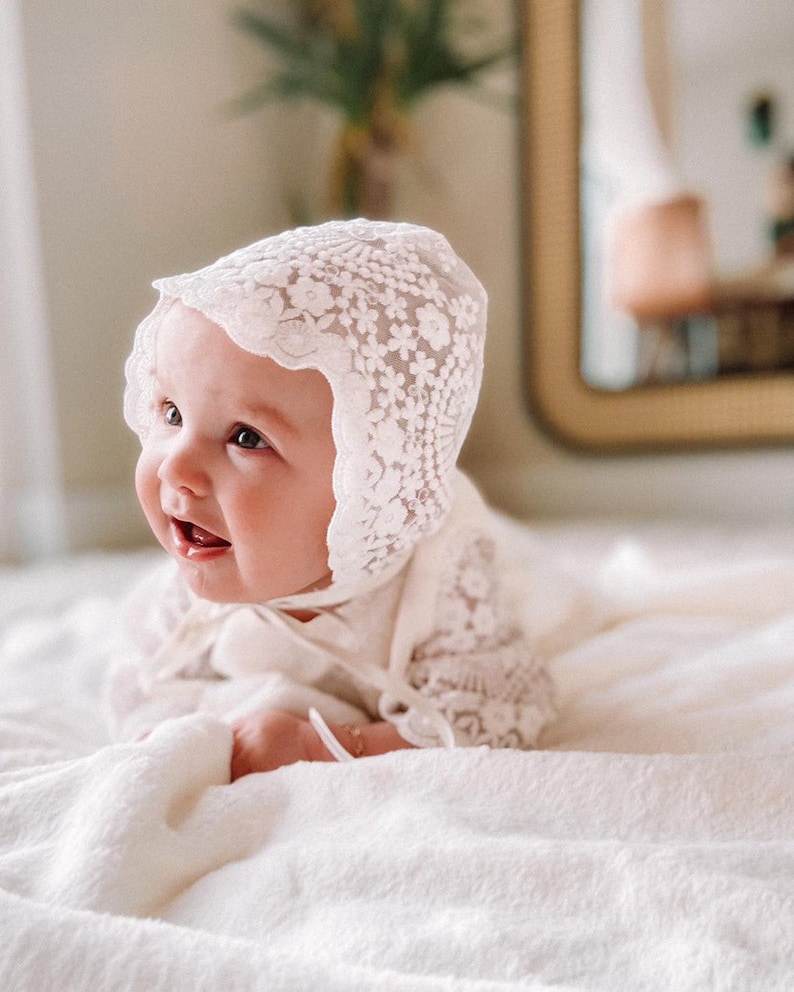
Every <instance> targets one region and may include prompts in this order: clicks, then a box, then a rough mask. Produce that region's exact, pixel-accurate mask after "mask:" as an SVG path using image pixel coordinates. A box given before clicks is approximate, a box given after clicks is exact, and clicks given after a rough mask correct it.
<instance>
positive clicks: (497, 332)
mask: <svg viewBox="0 0 794 992" xmlns="http://www.w3.org/2000/svg"><path fill="white" fill-rule="evenodd" d="M233 6H234V4H233V3H226V2H221V0H204V2H202V3H195V2H192V0H168V2H167V0H139V2H137V3H135V4H123V3H113V2H108V0H49V2H48V3H46V4H45V3H41V2H39V0H21V8H22V14H23V21H24V29H25V43H26V47H27V58H28V86H29V94H30V101H31V112H32V118H33V120H32V125H33V142H34V148H33V154H34V159H35V167H36V180H37V189H38V195H39V212H40V224H41V235H42V240H43V254H44V265H45V279H46V284H47V306H48V313H49V320H50V326H51V331H52V341H53V348H54V353H55V361H56V369H57V386H58V406H59V412H60V418H61V434H62V436H61V439H60V440H61V446H62V450H63V466H62V470H63V478H64V483H65V486H66V489H67V496H68V508H69V512H70V519H71V527H72V535H73V543H74V544H75V545H77V546H91V545H93V544H97V543H129V542H132V541H135V540H136V539H139V538H140V537H141V536H142V535H144V534H145V529H144V527H143V524H142V520H141V517H140V515H139V513H138V511H137V509H136V508H135V503H134V499H133V497H132V491H131V481H130V480H131V476H132V469H133V465H134V459H135V455H136V442H135V440H134V438H132V437H131V436H130V434H129V432H128V431H127V429H126V427H125V426H124V424H123V422H122V420H121V415H120V399H121V391H122V366H123V361H124V358H125V356H126V353H127V351H128V349H129V345H130V341H131V335H132V332H133V330H134V327H135V324H136V323H137V321H138V320H139V319H140V317H141V316H143V314H144V313H145V312H146V311H147V310H148V308H149V307H150V305H151V303H152V300H153V295H152V292H151V291H150V290H149V289H148V285H149V283H150V281H151V279H152V278H154V277H156V276H158V275H163V274H167V273H169V272H177V271H184V270H185V269H188V268H191V267H195V266H197V265H200V264H202V263H205V262H208V261H211V260H212V259H214V258H215V257H217V256H218V255H219V254H221V253H222V252H224V251H226V250H229V249H232V248H234V247H236V246H238V245H241V244H243V243H246V242H247V241H250V240H253V239H254V238H256V237H258V236H262V235H264V234H266V233H270V232H272V231H274V230H277V229H279V228H280V227H283V226H285V225H286V224H287V222H288V216H287V212H286V209H285V196H284V193H285V190H286V189H287V188H288V187H289V185H290V184H291V183H293V182H295V181H301V182H303V183H305V184H306V185H307V186H308V187H309V188H312V187H313V188H315V189H316V188H318V187H319V186H321V184H322V175H321V171H320V170H321V164H320V165H315V161H317V162H320V163H321V162H322V157H323V152H324V148H325V145H324V139H325V137H326V135H327V132H328V123H327V121H326V122H322V121H318V120H317V119H316V117H315V115H313V114H311V113H308V114H307V113H302V114H301V113H297V112H296V111H295V110H293V109H291V108H290V109H284V108H280V107H278V108H270V109H267V110H264V111H262V112H260V113H258V114H256V115H253V116H249V117H245V118H241V119H234V118H231V117H229V116H227V115H225V114H224V112H223V108H224V104H225V103H226V102H227V101H229V100H230V99H231V98H233V97H234V96H235V95H237V94H239V93H240V92H241V91H242V90H244V89H245V87H246V86H247V85H248V84H250V83H251V82H252V81H253V80H255V79H256V78H257V75H258V71H259V68H260V66H261V55H260V52H259V51H258V50H257V49H255V48H254V47H253V46H252V45H251V44H250V43H249V42H247V41H246V40H245V39H243V38H241V37H240V36H239V35H238V34H237V32H235V30H234V29H233V28H232V27H231V26H230V24H229V11H230V9H232V8H233ZM416 123H417V136H418V154H419V156H420V161H419V162H418V163H417V164H416V165H415V166H414V167H413V169H412V171H411V172H410V173H408V174H407V176H406V178H405V181H404V183H403V186H402V189H401V193H400V203H399V213H400V215H401V217H404V218H405V219H410V220H415V221H419V222H423V223H427V224H430V225H431V226H435V227H438V228H439V229H441V230H443V231H444V233H446V234H447V236H448V237H449V238H450V240H451V241H452V243H453V245H454V246H455V247H456V248H457V250H458V251H459V252H460V254H461V255H463V256H464V257H465V258H466V259H467V261H468V262H469V263H470V264H471V265H472V267H473V268H474V269H475V270H476V271H477V272H478V274H479V275H480V277H481V278H482V280H483V282H484V283H485V284H486V286H487V288H488V290H489V293H490V297H491V328H490V340H489V344H488V350H487V369H486V376H485V382H484V389H483V394H482V400H481V404H480V408H479V410H478V414H477V416H476V418H475V423H474V425H473V429H472V433H471V436H470V439H469V442H468V444H467V447H466V451H465V459H464V460H465V464H466V467H467V468H468V469H469V470H470V471H471V472H472V474H473V475H475V476H476V478H477V479H478V481H479V482H480V484H481V485H482V487H483V488H484V489H485V491H486V492H487V494H488V495H489V497H490V498H491V499H492V501H493V502H495V503H497V504H498V505H500V506H503V507H506V508H508V509H510V510H511V511H513V512H515V513H519V514H521V515H530V516H532V515H540V516H545V515H555V514H565V515H570V514H573V515H592V514H595V515H601V514H610V515H615V514H620V515H624V516H648V515H668V514H674V515H681V516H696V517H701V518H709V517H712V516H715V517H729V518H735V517H738V518H744V519H755V518H761V519H775V520H778V521H779V520H790V519H792V511H791V509H790V500H789V499H788V495H787V494H788V492H789V491H790V489H791V487H790V485H787V479H788V476H789V473H790V471H791V467H790V461H791V459H790V456H789V454H788V452H786V451H785V450H780V449H778V450H768V451H749V452H741V453H733V454H728V453H721V454H716V453H713V454H689V455H665V456H652V457H636V456H632V457H625V458H601V457H597V456H589V457H584V456H581V455H577V454H573V453H570V452H567V451H565V450H564V449H562V448H560V447H559V446H558V445H557V444H556V443H555V442H553V441H551V440H549V439H548V438H546V437H545V436H544V435H543V434H542V433H541V432H540V431H539V430H538V429H537V428H536V426H535V425H534V424H533V423H532V421H531V420H530V418H529V415H528V414H527V411H526V404H525V402H524V398H523V396H522V394H521V389H520V380H521V376H520V337H519V335H520V306H519V288H518V286H519V281H518V279H519V261H518V258H519V252H518V244H517V234H518V216H519V212H520V202H519V196H518V190H517V178H516V167H515V153H516V149H515V138H514V121H513V120H512V118H511V117H510V116H509V115H507V114H504V113H500V112H497V111H494V110H493V109H491V108H488V107H486V106H484V105H483V104H481V103H478V102H476V101H472V100H470V99H467V98H466V97H464V96H462V95H460V94H459V93H454V92H450V93H446V94H443V95H439V96H437V97H435V98H433V99H432V100H431V101H429V102H428V103H426V104H425V105H424V107H423V108H422V109H421V110H420V113H419V114H418V117H417V121H416Z"/></svg>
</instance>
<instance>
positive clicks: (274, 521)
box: [135, 303, 336, 603]
mask: <svg viewBox="0 0 794 992" xmlns="http://www.w3.org/2000/svg"><path fill="white" fill-rule="evenodd" d="M156 365H157V368H156V395H155V406H156V420H155V423H154V425H153V427H152V429H151V431H150V432H149V435H148V436H147V438H146V440H145V442H144V446H143V451H142V453H141V457H140V459H139V461H138V468H137V471H136V475H135V485H136V489H137V492H138V498H139V499H140V501H141V506H142V507H143V510H144V513H145V514H146V518H147V520H148V521H149V524H150V526H151V528H152V530H153V531H154V534H155V536H156V537H157V539H158V541H159V542H160V543H161V544H162V546H163V547H164V548H165V550H166V551H167V552H168V553H169V554H171V555H172V556H173V557H174V558H175V559H176V561H177V562H178V563H179V566H180V568H181V570H182V573H183V575H184V577H185V579H186V580H187V582H188V584H189V585H190V587H191V588H192V589H193V591H194V592H195V593H197V594H198V595H200V596H203V597H204V598H206V599H210V600H213V601H214V602H240V603H246V602H248V603H253V602H265V601H266V600H268V599H273V598H276V597H281V596H287V595H291V594H293V593H297V592H302V591H304V590H308V589H313V588H322V587H323V586H325V585H327V584H328V583H329V581H330V574H329V571H328V549H327V547H326V532H327V529H328V525H329V523H330V520H331V515H332V513H333V511H334V506H335V501H334V495H333V490H332V484H331V477H332V472H333V465H334V458H335V454H336V452H335V448H334V443H333V438H332V435H331V411H332V407H333V399H332V395H331V387H330V386H329V385H328V382H327V380H326V379H325V377H324V376H323V375H321V374H320V373H319V372H317V371H315V370H313V369H307V370H301V371H289V370H287V369H283V368H282V367H281V366H280V365H277V364H276V363H275V362H273V361H271V360H270V359H268V358H261V357H259V356H255V355H251V354H249V353H248V352H246V351H243V350H242V349H241V348H238V347H237V345H235V344H234V343H233V342H232V341H231V340H230V339H229V338H228V337H227V335H226V333H225V332H224V331H223V330H222V329H221V328H219V327H218V326H217V325H216V324H213V323H212V322H211V321H210V320H208V319H207V318H206V317H204V316H203V315H202V314H200V313H198V312H197V311H195V310H191V309H189V308H187V307H185V306H183V305H182V304H181V303H177V304H175V305H174V306H173V307H172V308H171V310H170V311H169V312H168V314H167V315H166V317H165V318H164V320H163V323H162V325H161V327H160V329H159V331H158V336H157V360H156Z"/></svg>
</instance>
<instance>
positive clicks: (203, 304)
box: [125, 220, 487, 588]
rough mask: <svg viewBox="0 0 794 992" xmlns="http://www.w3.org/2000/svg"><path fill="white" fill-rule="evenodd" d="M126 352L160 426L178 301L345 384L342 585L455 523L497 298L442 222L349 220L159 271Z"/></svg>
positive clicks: (134, 387)
mask: <svg viewBox="0 0 794 992" xmlns="http://www.w3.org/2000/svg"><path fill="white" fill-rule="evenodd" d="M154 285H155V287H156V288H157V289H159V291H160V294H161V298H160V301H159V302H158V304H157V306H156V307H155V309H154V311H153V312H152V313H151V314H150V315H149V317H148V318H146V319H145V320H144V321H143V323H142V324H141V325H140V327H139V328H138V331H137V334H136V339H135V346H134V350H133V353H132V355H131V356H130V358H129V360H128V362H127V392H126V395H125V416H126V418H127V422H128V423H129V425H130V426H131V427H132V428H133V429H134V430H135V431H137V432H138V434H139V435H141V436H144V435H145V434H146V432H147V431H148V429H149V426H150V425H151V423H152V418H153V415H154V412H153V409H152V396H153V377H154V374H155V343H156V333H157V327H158V325H159V322H160V320H161V319H162V317H163V315H164V313H165V312H166V311H167V309H168V308H169V307H170V306H172V305H173V301H174V300H181V301H182V302H183V303H184V304H185V305H186V306H188V307H191V308H193V309H196V310H198V311H200V312H201V313H203V314H204V315H205V316H206V317H207V318H209V319H210V320H212V321H213V322H214V323H216V324H218V325H219V326H220V327H222V328H223V329H224V330H225V331H226V333H227V334H228V335H229V337H230V338H231V339H232V340H233V341H234V342H235V343H236V344H238V345H239V346H240V347H241V348H244V349H245V350H247V351H249V352H251V353H253V354H256V355H262V356H266V357H268V358H271V359H273V360H274V361H276V362H278V364H279V365H281V366H283V367H285V368H289V369H302V368H315V369H318V370H319V371H320V372H322V373H323V374H324V375H325V376H326V378H327V379H328V381H329V383H330V385H331V389H332V391H333V395H334V414H333V424H332V429H333V436H334V442H335V444H336V450H337V457H336V463H335V467H334V492H335V494H336V500H337V508H336V512H335V513H334V516H333V519H332V521H331V524H330V527H329V530H328V535H327V543H328V550H329V567H330V569H331V571H332V573H333V577H334V584H335V585H337V586H343V587H351V588H355V586H356V585H357V584H360V582H361V578H362V576H364V577H365V578H366V577H367V576H378V577H379V578H385V577H387V576H388V575H391V574H394V572H396V570H397V569H398V568H399V567H400V565H401V564H402V563H403V562H404V561H405V560H406V559H407V557H408V556H409V555H410V553H411V551H412V550H413V548H414V547H415V545H416V543H417V541H418V540H419V539H420V538H421V537H423V536H425V535H428V534H430V533H433V532H434V531H435V530H437V529H438V527H439V526H440V525H441V523H442V522H443V519H444V517H445V515H446V513H447V511H448V508H449V505H450V499H451V492H450V486H451V475H452V471H453V469H454V465H455V461H456V459H457V456H458V453H459V450H460V447H461V445H462V443H463V439H464V437H465V435H466V432H467V430H468V427H469V423H470V421H471V417H472V414H473V412H474V407H475V405H476V400H477V393H478V391H479V387H480V380H481V376H482V351H483V342H484V336H485V324H486V309H487V302H486V295H485V291H484V290H483V288H482V286H481V285H480V283H479V282H478V280H477V279H476V277H475V276H474V275H473V273H472V272H471V271H470V270H469V269H468V267H467V266H466V265H465V264H464V263H463V262H462V261H461V260H460V259H459V258H458V257H457V255H455V253H454V252H453V251H452V249H451V248H450V246H449V244H448V243H447V241H446V240H445V239H444V238H443V237H442V236H441V235H440V234H437V233H436V232H434V231H430V230H428V229H426V228H421V227H416V226H414V225H409V224H392V223H386V222H370V221H363V220H358V221H338V222H330V223H327V224H322V225H319V226H317V227H310V228H298V229H296V230H293V231H287V232H286V233H284V234H281V235H278V236H276V237H273V238H268V239H265V240H264V241H260V242H257V243H256V244H253V245H250V246H249V247H247V248H243V249H240V250H239V251H236V252H234V253H233V254H231V255H229V256H226V257H224V258H221V259H220V260H219V261H217V262H216V263H214V264H213V265H211V266H209V267H207V268H205V269H201V270H199V271H198V272H195V273H191V274H187V275H182V276H175V277H172V278H168V279H162V280H159V281H158V282H156V283H155V284H154Z"/></svg>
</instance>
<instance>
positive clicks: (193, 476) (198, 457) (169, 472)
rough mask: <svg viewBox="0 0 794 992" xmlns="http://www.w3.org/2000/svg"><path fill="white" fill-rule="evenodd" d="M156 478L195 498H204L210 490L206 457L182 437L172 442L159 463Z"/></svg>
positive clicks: (195, 445)
mask: <svg viewBox="0 0 794 992" xmlns="http://www.w3.org/2000/svg"><path fill="white" fill-rule="evenodd" d="M157 477H158V478H159V479H160V481H161V482H164V483H166V485H168V486H170V487H171V488H172V489H174V490H176V491H178V492H189V493H192V494H193V495H195V496H205V495H206V494H207V493H208V492H209V489H210V478H209V473H208V472H207V469H206V457H205V456H204V455H203V453H202V451H201V447H200V445H199V444H197V443H196V442H193V441H191V440H190V439H189V438H187V437H185V436H184V435H183V436H181V437H180V438H179V440H178V441H174V443H173V445H172V446H171V447H170V449H169V451H168V454H167V455H166V456H165V458H163V460H162V461H161V462H160V467H159V469H158V471H157Z"/></svg>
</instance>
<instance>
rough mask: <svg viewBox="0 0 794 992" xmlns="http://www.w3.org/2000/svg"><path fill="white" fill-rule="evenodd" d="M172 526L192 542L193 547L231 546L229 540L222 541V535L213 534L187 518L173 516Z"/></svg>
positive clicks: (189, 542)
mask: <svg viewBox="0 0 794 992" xmlns="http://www.w3.org/2000/svg"><path fill="white" fill-rule="evenodd" d="M174 526H175V527H176V529H177V530H178V531H179V533H180V534H181V535H182V537H184V539H185V540H186V541H187V542H188V544H192V545H193V547H194V548H230V547H231V544H230V542H229V541H224V539H223V538H222V537H218V535H217V534H213V533H212V532H211V531H209V530H204V528H203V527H199V525H198V524H194V523H191V522H190V521H189V520H177V519H176V518H174Z"/></svg>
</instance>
